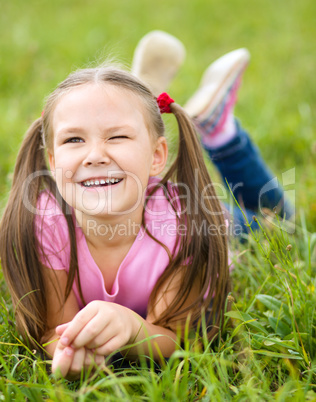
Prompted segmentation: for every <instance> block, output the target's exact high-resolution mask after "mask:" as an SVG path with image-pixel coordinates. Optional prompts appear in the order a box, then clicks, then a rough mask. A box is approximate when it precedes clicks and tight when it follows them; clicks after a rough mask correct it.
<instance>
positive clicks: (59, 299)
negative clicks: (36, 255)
mask: <svg viewBox="0 0 316 402" xmlns="http://www.w3.org/2000/svg"><path fill="white" fill-rule="evenodd" d="M43 273H44V275H43V276H44V280H45V288H46V292H47V308H48V311H47V319H48V330H47V332H46V334H45V335H44V337H43V338H42V340H41V341H42V344H45V343H48V345H47V346H46V347H45V349H46V352H47V353H48V354H49V355H51V356H52V357H53V364H52V371H53V372H56V370H57V369H58V370H59V371H60V373H61V375H63V376H64V377H67V378H68V379H75V378H77V377H78V375H79V374H80V372H81V370H82V368H84V367H86V368H88V367H89V366H91V364H92V363H93V362H94V363H96V364H97V365H101V364H103V363H104V357H103V356H99V355H96V354H95V353H92V352H91V351H89V350H87V349H86V348H85V347H82V348H79V349H76V350H75V349H73V348H71V347H68V348H65V346H64V345H63V344H62V343H60V341H59V336H58V335H57V334H56V326H57V325H60V324H63V323H65V322H68V321H70V320H72V319H73V318H74V317H75V315H76V314H77V313H78V312H79V306H78V303H77V300H76V297H75V294H74V292H73V291H71V292H70V295H69V297H68V299H67V300H66V302H65V303H64V301H63V300H64V294H65V289H66V284H67V273H66V272H65V271H64V270H52V269H49V268H46V267H43ZM50 342H51V343H50Z"/></svg>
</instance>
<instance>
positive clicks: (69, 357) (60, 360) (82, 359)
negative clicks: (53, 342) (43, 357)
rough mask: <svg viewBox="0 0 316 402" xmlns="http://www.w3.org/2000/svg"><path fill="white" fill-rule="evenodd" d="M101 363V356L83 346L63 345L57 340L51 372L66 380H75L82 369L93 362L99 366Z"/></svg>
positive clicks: (102, 359) (102, 358)
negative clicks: (77, 347) (75, 347)
mask: <svg viewBox="0 0 316 402" xmlns="http://www.w3.org/2000/svg"><path fill="white" fill-rule="evenodd" d="M103 363H104V357H103V356H100V355H97V354H95V353H93V352H92V351H91V350H88V349H86V348H84V347H81V348H79V349H74V348H72V347H71V346H66V347H65V346H64V345H63V344H62V343H61V342H60V340H59V341H58V343H57V346H56V349H55V353H54V358H53V364H52V372H53V373H55V374H60V375H61V376H63V377H66V378H67V379H68V380H75V379H77V378H78V377H79V376H80V373H81V371H82V369H88V368H89V367H91V365H93V364H94V365H97V366H101V365H102V364H103Z"/></svg>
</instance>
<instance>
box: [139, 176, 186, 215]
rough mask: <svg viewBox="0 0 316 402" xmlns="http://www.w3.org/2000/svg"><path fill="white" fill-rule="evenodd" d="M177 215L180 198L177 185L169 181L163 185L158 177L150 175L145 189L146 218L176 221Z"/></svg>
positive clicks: (178, 213)
mask: <svg viewBox="0 0 316 402" xmlns="http://www.w3.org/2000/svg"><path fill="white" fill-rule="evenodd" d="M154 189H155V191H154V192H153V193H152V191H153V190H154ZM179 215H180V200H179V192H178V187H177V185H176V184H175V183H172V182H171V181H168V182H167V184H166V185H163V184H162V183H161V180H160V179H159V178H157V177H151V178H150V180H149V183H148V186H147V191H146V203H145V218H146V220H147V221H148V220H151V221H152V220H158V221H166V220H170V221H176V220H177V216H179Z"/></svg>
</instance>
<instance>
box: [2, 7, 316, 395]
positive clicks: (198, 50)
mask: <svg viewBox="0 0 316 402" xmlns="http://www.w3.org/2000/svg"><path fill="white" fill-rule="evenodd" d="M315 13H316V3H315V2H314V1H313V0H301V1H296V0H287V1H285V0H284V1H282V0H278V1H270V0H253V1H249V2H245V1H242V0H230V1H228V0H227V1H221V2H219V1H216V0H208V1H206V0H196V1H188V0H185V1H180V0H175V1H173V2H171V1H170V0H168V1H167V0H161V1H160V2H155V3H154V2H149V1H145V0H140V1H131V0H117V1H116V2H113V1H110V0H92V1H91V2H89V3H88V2H85V1H83V0H77V1H75V0H69V1H63V0H55V1H48V0H44V1H39V0H29V1H27V2H25V1H22V0H13V1H4V0H3V1H2V2H1V13H0V27H1V35H0V50H1V53H0V55H1V56H0V71H1V74H0V88H1V90H0V111H1V117H2V119H1V120H2V121H1V125H0V178H1V181H0V183H1V184H0V191H1V200H0V201H2V206H3V205H4V204H5V200H6V198H7V194H8V190H9V188H10V180H11V174H12V170H13V167H14V161H15V157H16V153H17V150H18V148H19V144H20V142H21V139H22V137H23V135H24V132H25V131H26V129H27V127H28V125H29V124H30V123H31V122H32V121H33V120H34V119H35V118H37V117H38V116H39V115H40V113H41V110H42V107H43V99H44V97H45V96H46V95H47V94H48V93H49V92H50V91H51V90H52V88H54V87H55V86H56V84H57V83H58V82H59V81H61V80H62V79H64V77H65V76H66V75H67V74H68V73H69V72H70V71H71V70H73V69H74V68H77V67H82V66H86V65H90V64H91V63H95V61H96V60H97V61H102V59H103V58H104V57H106V56H107V55H108V54H109V53H110V54H111V55H114V56H118V58H119V59H120V60H121V61H123V62H124V63H125V64H127V65H129V64H130V62H131V59H132V54H133V50H134V47H135V46H136V43H137V42H138V40H139V39H140V37H141V36H142V35H144V34H145V33H146V32H148V31H150V30H152V29H162V30H166V31H168V32H170V33H172V34H174V35H175V36H177V37H178V38H179V39H181V40H182V41H183V43H184V44H185V45H186V47H187V60H186V63H185V65H184V66H183V68H182V69H181V71H180V72H179V74H178V76H177V77H176V79H175V80H174V82H173V84H172V86H171V88H170V93H171V95H172V97H174V98H175V99H176V100H177V101H178V102H179V103H183V102H185V100H186V99H187V98H188V97H189V96H190V95H191V94H192V92H193V91H194V90H195V88H196V86H197V85H198V82H199V79H200V76H201V74H202V72H203V70H204V69H205V68H206V66H207V65H208V64H209V63H210V62H211V61H213V60H214V59H215V58H217V57H219V56H221V55H222V54H224V53H225V52H227V51H230V50H232V49H234V48H238V47H247V48H248V49H249V50H250V52H251V55H252V61H251V64H250V66H249V68H248V70H247V72H246V74H245V78H244V82H243V86H242V88H241V90H240V95H239V102H238V104H237V106H236V114H237V116H238V117H239V118H240V119H241V120H242V122H243V124H244V126H245V127H246V128H247V129H249V131H250V133H251V135H252V137H253V138H254V140H255V142H256V143H257V144H258V145H259V147H260V149H261V151H262V154H263V156H264V158H265V159H266V160H267V162H268V163H269V165H270V166H271V168H272V170H273V171H275V173H276V174H277V175H278V177H279V178H280V180H281V181H282V173H284V172H286V171H288V170H290V169H293V168H295V184H294V185H291V186H288V187H286V188H285V189H286V190H287V191H288V190H294V191H295V204H296V209H297V219H296V232H295V233H294V234H293V235H291V236H288V235H287V234H286V232H285V231H282V230H275V231H274V232H272V233H267V234H266V233H265V232H260V233H259V234H254V236H252V237H250V239H249V242H248V243H247V244H244V245H240V244H236V245H234V246H233V247H234V249H235V250H236V251H235V257H234V260H235V261H234V263H235V269H234V271H233V273H232V281H233V291H232V297H233V298H234V302H233V304H232V310H231V312H229V313H227V315H226V321H225V325H224V331H223V332H222V333H221V336H220V337H219V339H218V340H216V341H215V342H214V343H213V344H212V345H211V347H209V348H206V350H205V351H204V352H203V353H202V352H200V351H199V350H198V349H197V348H196V346H195V345H194V344H193V345H192V346H188V345H187V346H186V347H185V348H184V349H183V350H182V349H179V350H178V351H177V352H176V353H175V355H174V356H173V357H172V358H171V360H170V361H169V362H168V364H166V366H165V367H163V368H162V369H161V370H158V371H157V370H156V371H155V370H154V369H153V367H152V368H150V367H149V368H147V366H146V367H145V366H138V367H135V366H133V367H131V368H130V369H129V370H124V371H122V370H116V371H115V370H114V371H111V370H110V367H109V368H106V369H105V370H103V371H102V370H101V371H98V372H97V373H95V375H94V376H92V377H90V378H89V377H82V379H81V380H80V381H77V382H72V383H71V382H68V381H66V380H61V379H59V380H57V379H54V378H53V377H52V376H51V375H50V374H49V362H45V361H43V360H42V359H41V358H40V356H38V353H37V354H35V355H34V354H33V352H32V351H31V350H28V349H27V347H26V346H25V345H23V343H21V341H20V338H19V336H18V334H17V333H16V330H15V327H14V316H13V311H12V305H11V302H10V298H9V295H8V293H7V292H6V288H5V284H4V282H3V279H2V274H1V273H0V289H1V307H0V311H1V315H0V324H1V326H0V399H2V400H23V401H24V400H31V401H33V400H34V401H37V400H42V399H43V398H45V399H48V400H53V401H60V400H63V401H68V400H69V401H70V400H73V399H76V400H78V401H83V400H97V399H105V400H122V399H123V400H148V401H160V400H162V399H166V400H170V401H177V400H188V401H195V400H204V401H207V400H210V399H211V400H227V401H230V400H233V401H243V400H245V401H249V400H263V401H270V400H277V401H288V400H297V401H301V400H316V341H315V339H316V333H315V332H316V318H315V314H316V312H315V306H316V292H315V286H316V284H315V282H316V280H315V271H316V265H315V260H316V258H315V257H316V251H315V244H316V234H315V232H316V202H315V199H316V197H315V196H316V190H315V188H316V186H315V173H314V172H315V168H316V162H315V161H316V158H315V154H316V139H315V138H316V137H315V112H314V111H315V110H316V109H315V107H316V96H315V89H314V88H315V85H314V82H313V80H314V75H315V71H316V68H315V67H316V66H315V64H316V62H315V52H314V41H315V40H314V38H315V37H316V27H315V23H314V16H315ZM167 122H168V125H169V126H170V129H171V131H172V134H171V136H173V135H174V134H173V121H172V118H171V119H169V118H168V120H167ZM171 142H172V141H171ZM210 170H211V172H212V174H214V175H216V173H215V171H214V168H213V167H212V166H210ZM215 177H216V176H215ZM289 244H290V245H291V246H292V247H288V245H289ZM47 369H48V370H47Z"/></svg>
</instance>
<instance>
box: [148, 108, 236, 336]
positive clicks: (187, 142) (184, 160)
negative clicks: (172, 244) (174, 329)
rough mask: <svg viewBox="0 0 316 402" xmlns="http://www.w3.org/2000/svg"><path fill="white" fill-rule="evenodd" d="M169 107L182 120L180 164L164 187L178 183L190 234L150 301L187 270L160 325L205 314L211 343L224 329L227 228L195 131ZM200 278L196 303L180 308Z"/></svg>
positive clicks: (183, 219)
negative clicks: (181, 270) (176, 273)
mask: <svg viewBox="0 0 316 402" xmlns="http://www.w3.org/2000/svg"><path fill="white" fill-rule="evenodd" d="M170 109H171V111H172V113H173V114H174V115H175V117H176V119H177V122H178V127H179V148H178V155H177V157H176V160H175V161H174V163H173V164H172V166H171V167H170V169H169V171H168V172H167V173H166V175H165V176H164V178H163V179H162V181H161V183H160V185H164V186H165V188H167V189H168V180H170V179H171V180H172V181H173V182H175V183H177V184H178V186H177V191H178V195H179V201H180V204H181V207H180V211H183V212H182V213H181V215H180V216H179V218H178V223H179V225H180V224H181V225H185V226H186V228H187V230H186V236H183V235H182V236H180V235H179V234H178V237H177V244H176V248H177V249H178V250H179V252H178V253H177V254H176V256H175V258H174V259H173V260H172V261H171V262H170V264H169V266H168V267H167V269H166V270H165V272H164V274H163V275H162V276H161V277H160V280H159V282H158V283H157V285H156V287H155V289H154V291H153V293H152V299H151V300H152V301H153V300H155V298H156V296H157V294H158V293H159V290H160V289H161V288H162V286H163V285H165V283H168V282H167V281H168V280H170V278H172V272H173V271H175V269H176V268H178V267H179V266H181V265H182V266H183V267H185V268H184V269H186V271H185V273H184V274H183V275H182V276H181V277H182V283H181V285H180V287H179V289H180V291H179V293H178V294H177V296H176V298H175V299H174V301H173V302H172V303H171V304H170V305H169V306H168V308H167V309H166V311H165V312H164V314H163V315H161V316H160V317H158V320H157V321H156V323H157V324H159V325H163V326H168V325H170V322H177V321H179V316H181V315H182V317H183V315H185V313H188V312H190V314H191V322H193V323H195V324H196V323H197V322H198V320H199V318H200V317H201V310H202V311H203V310H204V311H205V313H206V314H205V317H206V323H207V325H208V327H209V330H208V337H209V339H210V340H211V339H213V338H214V336H215V335H216V333H217V332H218V329H219V327H220V323H221V320H222V318H223V313H224V308H225V303H226V300H227V295H228V292H229V270H228V250H227V236H226V230H225V228H226V225H225V220H224V215H223V211H222V207H221V205H220V203H219V201H218V198H217V196H216V193H215V190H214V186H213V184H212V181H211V179H210V176H209V174H208V171H207V168H206V165H205V162H204V158H203V153H202V149H201V145H200V141H199V139H198V137H197V134H196V131H195V128H194V126H193V124H192V122H191V120H190V118H189V117H188V116H187V114H186V113H185V111H184V110H183V109H182V108H181V107H180V106H179V105H177V104H176V103H172V104H171V105H170ZM188 190H189V191H188ZM188 194H189V197H188ZM169 198H172V196H171V195H170V196H169ZM180 211H179V212H180ZM197 278H198V286H199V297H198V299H197V300H195V301H194V302H193V303H192V305H191V306H189V307H187V308H186V309H181V307H182V305H183V303H184V301H185V300H186V299H187V297H188V295H189V293H190V290H191V289H192V285H193V284H196V281H197ZM205 295H206V296H205Z"/></svg>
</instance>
